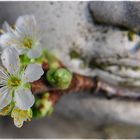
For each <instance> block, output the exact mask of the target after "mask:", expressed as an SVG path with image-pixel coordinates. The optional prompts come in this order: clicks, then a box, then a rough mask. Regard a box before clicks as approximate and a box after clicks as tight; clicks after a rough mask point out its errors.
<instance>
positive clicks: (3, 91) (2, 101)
mask: <svg viewBox="0 0 140 140" xmlns="http://www.w3.org/2000/svg"><path fill="white" fill-rule="evenodd" d="M11 101H12V93H10V92H9V89H8V87H6V86H4V87H1V88H0V109H3V108H4V107H6V106H7V105H9V104H10V102H11Z"/></svg>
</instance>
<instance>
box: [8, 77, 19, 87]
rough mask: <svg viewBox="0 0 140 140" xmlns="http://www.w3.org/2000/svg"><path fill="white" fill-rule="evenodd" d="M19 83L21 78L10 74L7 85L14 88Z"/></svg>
mask: <svg viewBox="0 0 140 140" xmlns="http://www.w3.org/2000/svg"><path fill="white" fill-rule="evenodd" d="M20 84H21V80H20V79H19V78H18V77H15V76H11V77H10V78H9V80H8V86H9V87H12V88H15V87H18V86H19V85H20Z"/></svg>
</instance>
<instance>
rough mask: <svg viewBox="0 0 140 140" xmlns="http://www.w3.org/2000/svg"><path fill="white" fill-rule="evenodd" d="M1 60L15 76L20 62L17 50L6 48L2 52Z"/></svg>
mask: <svg viewBox="0 0 140 140" xmlns="http://www.w3.org/2000/svg"><path fill="white" fill-rule="evenodd" d="M1 60H2V63H3V65H4V67H5V68H6V69H7V70H8V72H9V73H11V74H15V73H17V71H18V70H19V67H20V60H19V56H18V52H17V51H16V49H15V48H11V47H10V48H6V49H4V51H3V52H2V55H1Z"/></svg>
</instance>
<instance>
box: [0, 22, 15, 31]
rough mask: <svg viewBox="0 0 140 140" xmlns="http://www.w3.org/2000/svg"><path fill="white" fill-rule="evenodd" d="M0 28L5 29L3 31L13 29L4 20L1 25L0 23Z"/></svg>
mask: <svg viewBox="0 0 140 140" xmlns="http://www.w3.org/2000/svg"><path fill="white" fill-rule="evenodd" d="M2 29H3V30H4V31H5V32H11V31H13V29H12V28H11V26H10V25H9V24H8V22H6V21H5V22H4V23H3V25H2Z"/></svg>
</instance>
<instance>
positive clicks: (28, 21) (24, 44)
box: [0, 15, 42, 58]
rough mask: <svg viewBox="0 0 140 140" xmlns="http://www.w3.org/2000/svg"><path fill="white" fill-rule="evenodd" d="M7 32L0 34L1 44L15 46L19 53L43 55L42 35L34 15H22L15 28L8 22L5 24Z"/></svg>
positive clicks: (36, 56)
mask: <svg viewBox="0 0 140 140" xmlns="http://www.w3.org/2000/svg"><path fill="white" fill-rule="evenodd" d="M4 28H5V30H6V31H5V32H4V33H3V34H2V35H1V36H0V46H1V47H2V49H4V48H5V47H9V46H11V47H14V48H15V49H16V50H17V51H18V53H19V54H27V56H28V57H29V58H38V57H39V56H40V55H41V52H42V48H41V45H40V35H39V30H38V27H37V23H36V20H35V17H34V16H33V15H25V16H20V17H19V18H18V19H17V21H16V23H15V28H14V29H13V28H11V27H10V26H9V25H8V23H6V22H5V24H4Z"/></svg>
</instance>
